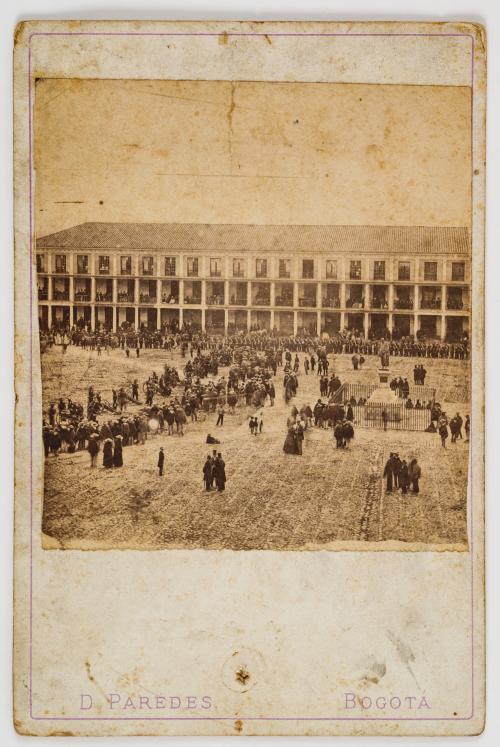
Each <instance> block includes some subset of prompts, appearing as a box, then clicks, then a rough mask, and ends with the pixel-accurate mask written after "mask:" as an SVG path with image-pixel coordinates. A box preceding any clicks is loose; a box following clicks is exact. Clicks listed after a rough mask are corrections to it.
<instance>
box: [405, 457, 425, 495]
mask: <svg viewBox="0 0 500 747" xmlns="http://www.w3.org/2000/svg"><path fill="white" fill-rule="evenodd" d="M408 473H409V476H410V480H411V489H412V491H413V492H414V493H415V494H417V493H418V492H419V491H420V486H419V484H418V482H419V480H420V478H421V476H422V470H421V469H420V465H419V464H418V462H417V460H416V459H412V460H411V462H410V466H409V467H408Z"/></svg>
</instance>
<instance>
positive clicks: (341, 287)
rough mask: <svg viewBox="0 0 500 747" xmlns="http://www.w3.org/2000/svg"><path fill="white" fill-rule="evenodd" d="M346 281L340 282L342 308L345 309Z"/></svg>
mask: <svg viewBox="0 0 500 747" xmlns="http://www.w3.org/2000/svg"><path fill="white" fill-rule="evenodd" d="M345 298H346V283H340V308H341V309H345Z"/></svg>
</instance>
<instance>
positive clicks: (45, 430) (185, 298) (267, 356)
mask: <svg viewBox="0 0 500 747" xmlns="http://www.w3.org/2000/svg"><path fill="white" fill-rule="evenodd" d="M14 83H15V112H14V115H15V165H16V172H15V178H16V203H15V221H16V237H15V238H16V345H17V348H16V349H17V351H18V365H17V368H16V390H17V397H18V409H17V422H16V453H17V465H18V466H17V473H16V563H15V575H16V578H15V584H16V607H15V641H16V643H15V677H14V696H15V697H14V699H15V723H16V728H17V729H18V730H19V731H20V732H21V733H26V734H32V735H47V734H51V733H52V734H53V733H55V732H57V733H65V734H73V735H75V736H82V735H108V734H109V735H111V734H123V735H148V734H151V735H163V734H165V735H167V734H197V735H210V734H217V735H226V734H227V735H230V734H237V733H244V734H252V735H258V734H263V735H264V734H265V735H273V734H291V735H299V734H317V735H329V734H331V735H337V734H338V735H341V734H365V735H377V734H386V735H390V734H393V733H395V729H397V733H399V734H408V735H417V734H425V735H438V734H442V735H444V734H450V735H451V734H455V735H465V734H477V733H478V732H480V731H481V729H482V724H483V720H484V636H483V634H484V629H483V625H484V621H483V607H484V599H483V538H484V531H483V530H484V527H483V500H484V499H483V493H484V476H483V414H482V403H483V396H484V395H483V392H484V381H483V346H484V329H483V297H484V290H483V284H484V277H483V261H482V260H483V251H484V226H483V223H484V197H485V192H484V190H485V172H484V158H485V155H484V137H485V136H484V127H485V125H484V115H485V96H486V81H485V39H484V30H483V29H482V28H481V27H479V26H476V25H474V24H467V23H463V24H461V23H445V24H433V23H423V24H422V23H406V24H405V23H354V24H352V23H351V24H343V23H340V24H339V23H312V22H311V23H288V22H282V23H263V24H261V23H259V24H252V23H243V22H231V23H222V22H217V23H211V22H210V23H209V22H182V23H181V22H142V21H141V22H90V21H82V22H71V23H70V22H64V21H53V22H45V21H44V22H42V21H40V22H38V21H37V22H25V23H23V24H21V25H20V26H19V27H18V29H17V31H16V37H15V82H14ZM28 412H29V415H27V413H28ZM27 464H28V465H29V469H28V470H27V469H26V465H27ZM21 465H22V466H21ZM96 610H99V614H98V615H96V614H95V611H96ZM125 621H126V625H124V623H125ZM145 630H147V631H148V632H147V640H148V641H150V643H147V642H145V638H144V631H145ZM121 631H123V632H121ZM162 662H163V663H162ZM165 663H167V664H165ZM298 670H300V676H298V677H297V672H298ZM49 682H50V683H51V684H50V685H49V684H48V683H49ZM44 683H45V684H44ZM313 692H314V697H312V693H313Z"/></svg>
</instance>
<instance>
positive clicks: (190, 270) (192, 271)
mask: <svg viewBox="0 0 500 747" xmlns="http://www.w3.org/2000/svg"><path fill="white" fill-rule="evenodd" d="M187 274H188V277H190V278H197V277H198V257H188V258H187Z"/></svg>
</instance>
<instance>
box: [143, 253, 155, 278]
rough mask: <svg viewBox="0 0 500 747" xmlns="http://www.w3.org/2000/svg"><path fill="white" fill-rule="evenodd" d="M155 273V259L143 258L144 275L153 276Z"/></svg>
mask: <svg viewBox="0 0 500 747" xmlns="http://www.w3.org/2000/svg"><path fill="white" fill-rule="evenodd" d="M154 271H155V266H154V258H153V257H143V258H142V274H143V275H153V274H154Z"/></svg>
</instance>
